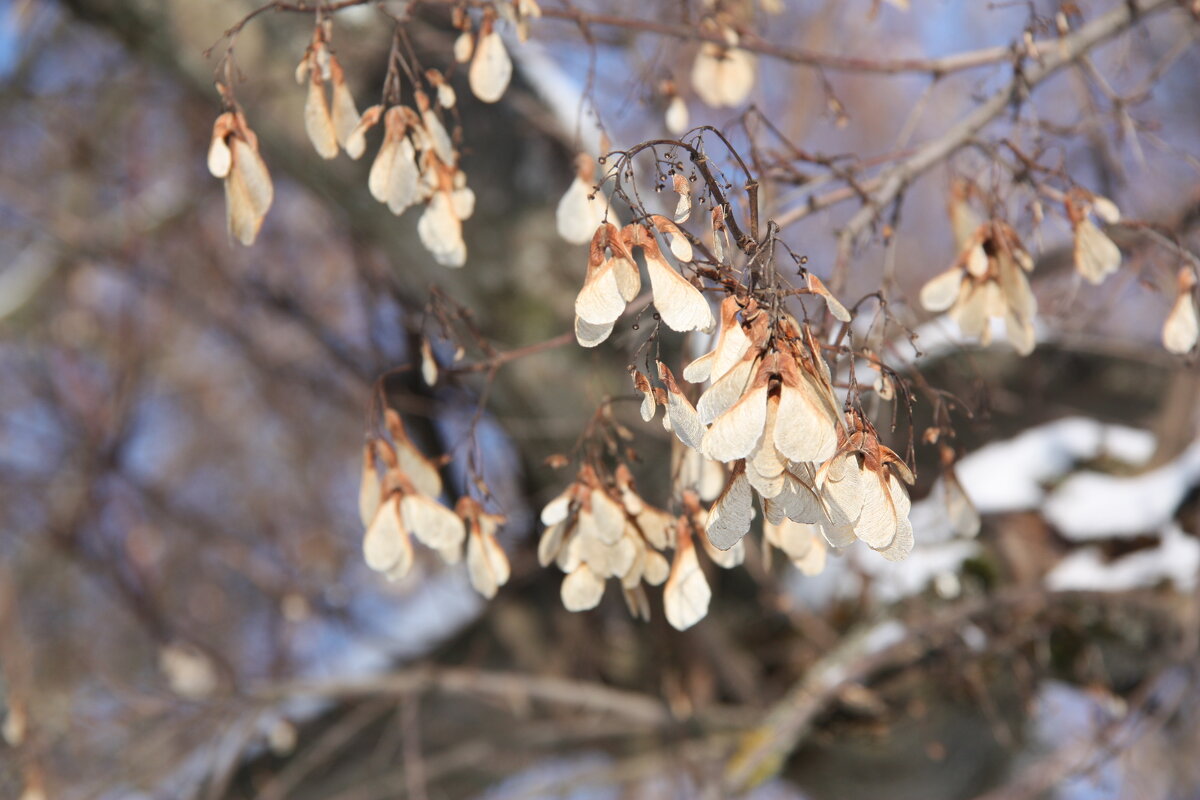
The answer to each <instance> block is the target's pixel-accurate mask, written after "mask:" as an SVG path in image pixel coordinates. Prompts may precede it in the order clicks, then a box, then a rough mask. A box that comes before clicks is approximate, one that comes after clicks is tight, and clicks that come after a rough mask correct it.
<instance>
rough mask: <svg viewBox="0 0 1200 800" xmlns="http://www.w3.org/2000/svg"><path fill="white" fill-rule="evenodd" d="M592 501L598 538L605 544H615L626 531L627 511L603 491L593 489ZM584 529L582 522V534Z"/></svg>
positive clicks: (592, 511)
mask: <svg viewBox="0 0 1200 800" xmlns="http://www.w3.org/2000/svg"><path fill="white" fill-rule="evenodd" d="M590 499H591V513H592V517H593V519H594V520H595V522H596V530H595V535H596V537H597V538H598V539H600V541H602V542H604V543H605V544H615V543H616V542H617V541H618V540H619V539H620V538H621V534H622V533H624V531H625V509H624V508H622V507H621V504H620V503H619V502H617V501H616V500H614V499H612V498H611V497H609V496H608V493H607V492H605V491H604V490H602V489H593V490H592V494H591V498H590ZM582 529H583V523H582V521H581V522H580V530H581V532H582Z"/></svg>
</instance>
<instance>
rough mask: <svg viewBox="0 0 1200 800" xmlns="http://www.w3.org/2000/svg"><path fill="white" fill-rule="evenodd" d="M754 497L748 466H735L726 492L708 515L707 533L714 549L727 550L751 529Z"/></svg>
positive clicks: (722, 493)
mask: <svg viewBox="0 0 1200 800" xmlns="http://www.w3.org/2000/svg"><path fill="white" fill-rule="evenodd" d="M752 497H753V492H752V491H751V490H750V482H749V481H748V480H746V471H745V465H744V464H741V465H738V466H736V467H734V470H733V472H732V473H731V474H730V476H729V483H728V484H726V486H725V490H724V491H723V492H721V496H720V497H718V498H717V500H716V502H715V503H713V506H712V508H711V509H710V510H709V512H708V520H707V522H706V524H705V533H707V535H708V541H709V542H711V543H712V545H713V547H716V548H717V549H718V550H728V549H729V548H731V547H733V546H734V545H735V544H737V543H738V542H740V541H741V540H742V537H743V536H745V535H746V532H747V531H749V530H750V520H751V518H752V517H753V515H754V506H753V504H752V503H751V499H752Z"/></svg>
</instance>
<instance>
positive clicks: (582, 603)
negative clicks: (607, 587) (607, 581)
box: [559, 564, 604, 611]
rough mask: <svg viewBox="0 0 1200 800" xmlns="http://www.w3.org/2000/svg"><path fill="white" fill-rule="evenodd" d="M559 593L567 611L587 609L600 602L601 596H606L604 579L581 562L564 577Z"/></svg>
mask: <svg viewBox="0 0 1200 800" xmlns="http://www.w3.org/2000/svg"><path fill="white" fill-rule="evenodd" d="M559 593H560V595H561V597H562V603H563V607H564V608H566V609H567V611H587V610H588V609H589V608H595V607H596V606H597V605H599V604H600V598H601V597H603V596H604V579H603V578H601V577H599V576H597V575H596V574H595V573H594V572H592V571H591V570H590V569H589V568H588V565H587V564H580V565H579V566H577V567H575V569H574V570H572V572H571V574H569V575H567V577H565V578H563V582H562V587H561V588H560V590H559Z"/></svg>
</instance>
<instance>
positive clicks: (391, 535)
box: [363, 496, 413, 575]
mask: <svg viewBox="0 0 1200 800" xmlns="http://www.w3.org/2000/svg"><path fill="white" fill-rule="evenodd" d="M399 502H400V501H399V498H397V497H394V496H393V497H389V498H388V499H387V500H386V501H385V502H384V503H383V505H381V506H380V507H379V511H378V512H377V513H376V514H375V519H374V520H373V521H372V522H371V525H370V527H369V528H367V533H366V536H364V537H363V559H364V560H365V561H366V562H367V566H368V567H370V568H371V569H373V570H375V571H376V572H397V571H398V572H399V573H400V574H401V575H403V574H405V573H407V572H408V570H409V568H410V567H411V566H412V560H413V553H412V542H410V541H409V539H408V534H407V533H405V531H404V526H403V525H402V524H401V522H400V507H399Z"/></svg>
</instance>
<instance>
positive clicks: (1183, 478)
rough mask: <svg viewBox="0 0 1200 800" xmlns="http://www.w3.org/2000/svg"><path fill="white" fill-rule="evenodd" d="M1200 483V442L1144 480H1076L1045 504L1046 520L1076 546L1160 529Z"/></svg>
mask: <svg viewBox="0 0 1200 800" xmlns="http://www.w3.org/2000/svg"><path fill="white" fill-rule="evenodd" d="M1198 480H1200V442H1197V443H1193V444H1192V445H1191V447H1189V448H1188V449H1187V450H1185V451H1184V452H1183V454H1182V455H1180V456H1179V457H1178V458H1176V459H1175V460H1174V461H1172V462H1170V463H1168V464H1164V465H1163V466H1162V467H1159V468H1158V469H1155V470H1152V471H1150V472H1146V473H1144V474H1141V475H1134V476H1119V475H1105V474H1101V473H1094V472H1082V473H1079V474H1077V475H1072V476H1070V477H1069V478H1067V479H1066V480H1065V481H1063V483H1062V484H1061V485H1060V486H1058V488H1057V489H1056V490H1055V491H1054V493H1053V494H1052V495H1051V496H1050V498H1049V499H1048V500H1047V501H1046V504H1045V507H1044V513H1045V515H1046V519H1047V520H1048V521H1049V522H1050V523H1052V524H1053V525H1054V526H1055V527H1056V528H1058V529H1059V530H1060V531H1061V532H1062V534H1063V535H1064V536H1066V537H1067V538H1068V539H1073V540H1075V541H1086V540H1088V539H1100V538H1109V537H1114V536H1120V535H1122V534H1126V535H1129V534H1137V533H1143V532H1145V531H1153V530H1158V529H1160V528H1162V527H1163V526H1164V525H1166V524H1167V523H1168V522H1170V520H1171V518H1172V517H1173V516H1174V514H1175V509H1177V508H1179V504H1180V503H1181V502H1182V501H1183V499H1184V497H1185V496H1186V495H1187V493H1188V491H1189V490H1190V489H1191V487H1192V486H1194V485H1195V484H1196V483H1197V481H1198Z"/></svg>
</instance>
